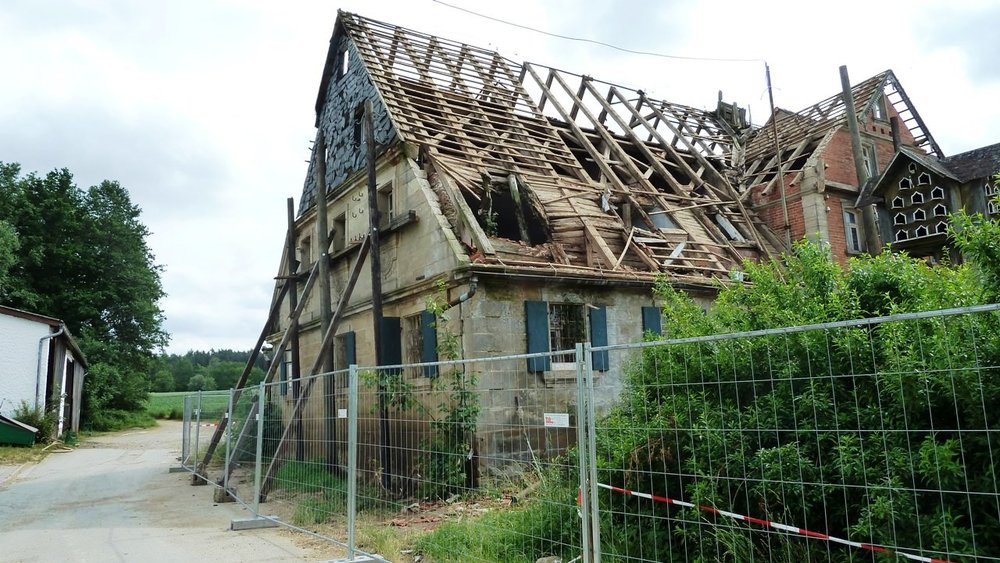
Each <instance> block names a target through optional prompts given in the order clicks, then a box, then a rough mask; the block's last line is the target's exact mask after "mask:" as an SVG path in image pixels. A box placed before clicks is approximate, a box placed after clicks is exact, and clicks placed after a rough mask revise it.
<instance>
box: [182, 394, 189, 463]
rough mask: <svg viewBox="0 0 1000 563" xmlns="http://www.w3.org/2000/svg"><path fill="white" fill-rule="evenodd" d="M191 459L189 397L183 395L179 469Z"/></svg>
mask: <svg viewBox="0 0 1000 563" xmlns="http://www.w3.org/2000/svg"><path fill="white" fill-rule="evenodd" d="M189 459H191V395H184V424H183V426H182V427H181V467H187V464H188V460H189Z"/></svg>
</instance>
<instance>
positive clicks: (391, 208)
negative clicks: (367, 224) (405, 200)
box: [376, 182, 396, 229]
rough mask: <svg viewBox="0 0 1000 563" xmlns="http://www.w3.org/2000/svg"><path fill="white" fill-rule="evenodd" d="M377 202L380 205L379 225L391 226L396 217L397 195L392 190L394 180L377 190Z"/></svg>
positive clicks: (383, 226) (382, 226)
mask: <svg viewBox="0 0 1000 563" xmlns="http://www.w3.org/2000/svg"><path fill="white" fill-rule="evenodd" d="M376 196H377V197H376V204H377V206H378V226H379V228H380V229H384V228H386V227H388V226H389V224H390V223H391V222H392V220H393V219H394V218H395V217H396V205H395V201H394V200H395V197H394V194H393V190H392V182H388V183H385V184H382V185H381V186H379V188H378V191H376Z"/></svg>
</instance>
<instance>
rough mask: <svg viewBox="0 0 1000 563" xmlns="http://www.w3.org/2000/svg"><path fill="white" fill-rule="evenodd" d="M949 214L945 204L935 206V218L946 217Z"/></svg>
mask: <svg viewBox="0 0 1000 563" xmlns="http://www.w3.org/2000/svg"><path fill="white" fill-rule="evenodd" d="M947 214H948V208H947V207H945V206H944V204H943V203H939V204H937V205H935V206H934V216H935V217H944V216H945V215H947Z"/></svg>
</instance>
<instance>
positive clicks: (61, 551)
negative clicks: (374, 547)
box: [0, 421, 334, 562]
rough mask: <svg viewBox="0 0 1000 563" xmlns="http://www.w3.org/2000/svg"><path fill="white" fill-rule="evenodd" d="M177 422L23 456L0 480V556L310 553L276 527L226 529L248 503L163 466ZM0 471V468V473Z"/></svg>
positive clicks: (306, 543)
mask: <svg viewBox="0 0 1000 563" xmlns="http://www.w3.org/2000/svg"><path fill="white" fill-rule="evenodd" d="M180 436H181V433H180V423H177V422H169V421H168V422H161V425H160V426H159V427H157V428H152V429H149V430H133V431H128V432H123V433H118V434H113V435H108V436H102V437H100V438H98V439H94V440H91V441H89V442H86V443H84V444H82V445H81V447H80V448H78V449H76V450H74V451H71V452H66V453H54V454H51V455H49V456H48V457H47V458H46V459H45V460H43V461H42V462H41V463H39V464H37V465H33V466H25V467H22V468H20V469H19V470H18V471H16V472H14V473H13V474H11V472H10V470H9V469H8V471H7V473H6V474H7V475H9V477H8V478H7V479H6V480H5V481H3V482H2V484H0V561H3V562H36V561H37V562H48V561H59V562H64V561H94V562H107V561H142V562H154V561H212V562H226V561H234V562H235V561H275V562H276V561H318V560H323V559H332V558H333V557H334V554H333V553H331V552H329V551H328V552H327V553H323V551H321V550H320V547H321V546H318V545H317V544H316V542H315V541H310V540H309V538H306V537H304V536H302V535H301V534H297V533H295V532H291V531H288V530H284V529H263V530H251V531H242V532H233V531H230V530H229V524H230V522H231V521H232V520H233V519H235V518H248V517H250V516H251V514H250V513H249V512H247V511H246V510H245V509H243V508H242V506H241V505H239V504H236V503H225V504H215V503H213V502H212V487H211V486H202V487H193V486H191V485H190V482H191V481H190V479H191V478H190V475H189V474H188V473H169V472H168V469H169V468H170V467H171V466H172V465H176V464H177V461H176V458H177V456H179V455H180ZM0 474H2V473H0Z"/></svg>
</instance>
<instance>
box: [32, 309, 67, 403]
mask: <svg viewBox="0 0 1000 563" xmlns="http://www.w3.org/2000/svg"><path fill="white" fill-rule="evenodd" d="M64 332H66V327H65V326H60V327H59V331H58V332H53V333H52V334H47V335H45V336H43V337H41V338H39V339H38V362H37V363H36V364H35V365H37V366H38V367H37V368H36V369H35V408H36V409H37V408H38V400H39V394H40V393H41V391H42V344H45V341H46V340H51V339H53V338H55V337H57V336H59V335H61V334H63V333H64Z"/></svg>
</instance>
